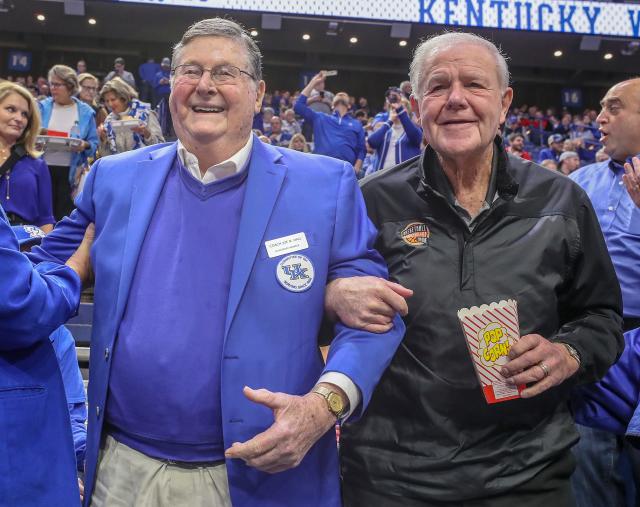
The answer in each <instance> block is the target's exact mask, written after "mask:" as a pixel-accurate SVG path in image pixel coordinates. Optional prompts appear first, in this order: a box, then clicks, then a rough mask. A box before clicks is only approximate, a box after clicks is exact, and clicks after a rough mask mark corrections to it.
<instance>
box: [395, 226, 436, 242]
mask: <svg viewBox="0 0 640 507" xmlns="http://www.w3.org/2000/svg"><path fill="white" fill-rule="evenodd" d="M430 235H431V233H430V232H429V228H428V227H427V224H425V223H423V222H412V223H410V224H409V225H407V226H406V227H405V228H404V229H402V231H400V237H401V238H402V241H404V242H405V243H406V244H407V245H409V246H425V245H426V244H427V240H428V239H429V236H430Z"/></svg>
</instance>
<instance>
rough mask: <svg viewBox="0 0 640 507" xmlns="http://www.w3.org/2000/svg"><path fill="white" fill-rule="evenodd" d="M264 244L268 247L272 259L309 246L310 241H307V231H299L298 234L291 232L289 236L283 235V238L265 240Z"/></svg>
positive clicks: (268, 253)
mask: <svg viewBox="0 0 640 507" xmlns="http://www.w3.org/2000/svg"><path fill="white" fill-rule="evenodd" d="M264 246H265V247H266V248H267V255H268V256H269V258H270V259H272V258H273V257H278V256H279V255H285V254H288V253H292V252H297V251H299V250H304V249H305V248H309V243H307V236H306V235H305V233H304V232H298V233H297V234H291V235H289V236H283V237H282V238H276V239H271V240H269V241H265V242H264Z"/></svg>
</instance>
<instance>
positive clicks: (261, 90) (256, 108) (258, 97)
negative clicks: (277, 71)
mask: <svg viewBox="0 0 640 507" xmlns="http://www.w3.org/2000/svg"><path fill="white" fill-rule="evenodd" d="M257 88H258V90H257V94H256V103H255V105H254V108H253V109H254V111H255V112H256V113H259V112H260V110H261V109H262V99H263V98H264V92H265V91H266V89H267V85H266V84H265V82H264V81H262V80H260V81H259V82H258V87H257Z"/></svg>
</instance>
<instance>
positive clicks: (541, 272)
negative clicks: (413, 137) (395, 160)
mask: <svg viewBox="0 0 640 507" xmlns="http://www.w3.org/2000/svg"><path fill="white" fill-rule="evenodd" d="M410 77H411V82H412V85H413V90H414V96H413V98H412V106H413V109H414V110H416V111H418V113H419V117H420V119H421V123H422V126H423V127H424V132H425V137H426V140H427V142H428V146H427V149H426V150H425V152H424V153H423V154H422V155H421V156H420V157H416V158H414V159H412V160H409V161H407V162H405V163H403V164H400V165H399V166H396V167H394V168H392V169H389V170H386V171H382V172H379V173H377V174H376V175H374V176H373V177H371V178H368V179H366V180H364V183H363V184H362V191H363V194H364V197H365V200H366V202H367V208H368V212H369V216H370V218H371V219H372V221H373V222H374V223H375V225H376V226H377V227H378V230H379V234H378V238H377V243H376V248H377V249H378V250H379V251H380V253H382V255H383V256H384V257H385V258H386V261H387V263H388V265H389V273H390V277H391V279H392V280H393V281H394V282H397V283H399V284H402V285H403V286H405V287H407V288H409V289H412V290H413V292H414V294H413V296H412V297H410V298H409V299H408V313H407V315H406V317H405V322H406V325H407V333H406V335H405V338H404V340H403V343H402V345H401V346H400V348H399V349H398V351H397V353H396V355H395V357H394V359H393V361H392V363H391V365H390V366H389V368H388V370H387V372H386V373H385V375H384V376H383V378H382V380H381V382H380V383H379V384H378V387H377V389H376V391H375V393H374V395H373V398H372V401H371V404H370V405H369V408H368V410H367V413H366V414H365V416H364V417H363V419H362V420H361V421H359V422H357V423H354V424H351V425H348V426H347V427H346V428H345V430H344V432H343V435H344V439H343V445H342V457H343V478H344V483H343V488H344V496H345V505H346V506H347V507H359V506H369V505H384V506H385V507H395V506H402V507H413V506H445V505H447V506H450V507H453V506H456V507H458V506H462V505H463V506H465V507H471V506H473V507H480V506H482V507H485V506H487V507H488V506H491V507H502V506H511V505H518V507H523V506H532V507H533V506H540V505H548V506H550V507H551V506H553V507H565V506H570V505H572V504H573V498H572V495H571V489H570V485H569V476H570V475H571V472H572V470H573V468H574V462H573V458H572V456H571V452H570V449H571V447H572V446H573V444H575V442H576V441H577V439H578V435H577V433H576V430H575V428H574V425H573V421H572V418H571V414H570V413H569V410H568V408H567V397H568V394H569V391H570V389H571V387H573V386H574V385H576V384H580V383H585V382H593V381H595V380H596V379H598V378H600V377H601V376H602V375H603V374H604V373H605V372H606V371H607V369H608V368H609V366H610V365H611V364H612V363H613V362H614V361H615V360H616V358H617V357H618V356H619V354H620V352H621V350H622V348H623V341H622V332H621V299H620V288H619V285H618V282H617V279H616V275H615V272H614V270H613V267H612V264H611V260H610V258H609V255H608V253H607V249H606V247H605V243H604V240H603V238H602V234H601V232H600V228H599V226H598V221H597V218H596V216H595V214H594V212H593V209H592V207H591V204H590V202H589V198H588V197H587V195H586V194H585V193H584V192H583V191H582V190H581V189H580V188H579V187H578V186H577V185H575V184H574V183H573V182H572V181H571V180H569V179H567V178H565V177H564V176H561V175H559V174H556V173H552V172H551V171H546V170H544V169H543V168H541V167H540V166H538V165H536V164H534V163H531V162H529V161H526V160H523V159H520V158H517V157H513V156H511V155H509V154H507V153H505V150H504V148H503V146H502V140H501V139H500V137H497V136H496V133H497V132H498V130H499V126H500V124H501V123H502V122H503V121H504V119H505V114H506V112H507V110H508V108H509V105H510V104H511V100H512V96H513V91H512V90H511V88H509V87H508V83H509V72H508V69H507V65H506V62H505V59H504V57H503V56H502V54H501V53H500V51H499V50H498V49H497V48H496V47H495V46H494V45H493V44H492V43H491V42H488V41H487V40H485V39H482V38H480V37H478V36H475V35H471V34H466V33H448V34H445V35H440V36H436V37H434V38H432V39H430V40H427V41H426V42H423V43H422V44H421V45H420V46H419V47H418V48H417V50H416V52H415V55H414V59H413V62H412V64H411V71H410ZM398 292H400V293H402V290H400V289H399V287H398V285H394V284H391V282H385V281H382V280H378V279H372V278H366V277H365V278H345V279H339V280H335V281H334V282H332V283H331V284H330V286H329V287H328V292H327V298H326V302H327V309H328V310H329V312H332V313H334V314H336V315H337V316H338V317H339V318H340V319H341V320H343V321H344V322H345V323H346V324H348V325H352V326H368V328H369V329H381V330H384V329H385V326H387V325H388V324H389V323H390V318H391V316H392V315H393V311H394V309H402V308H403V305H404V301H403V298H402V297H401V295H399V294H398ZM402 295H405V294H404V293H402ZM507 299H513V300H516V301H517V305H518V306H517V312H518V316H519V331H520V336H521V338H520V340H519V341H517V342H516V343H515V344H513V345H512V346H511V347H510V350H509V353H508V362H506V364H503V365H502V366H500V367H499V371H500V373H501V375H502V376H503V377H504V379H503V380H504V384H506V385H507V386H515V385H526V388H525V389H524V390H523V391H522V392H521V395H520V399H512V400H509V401H504V402H501V403H495V404H489V403H488V402H487V401H485V397H484V396H483V391H482V389H481V387H480V382H479V380H478V377H477V376H476V373H475V372H474V366H473V362H472V359H471V356H470V354H469V350H468V347H467V343H466V341H465V336H464V334H463V331H462V327H461V324H460V321H459V320H458V315H457V312H458V310H460V309H462V308H470V307H473V306H480V305H483V304H490V303H492V302H498V301H501V300H507Z"/></svg>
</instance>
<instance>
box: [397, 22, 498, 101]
mask: <svg viewBox="0 0 640 507" xmlns="http://www.w3.org/2000/svg"><path fill="white" fill-rule="evenodd" d="M463 44H466V45H475V46H480V47H483V48H485V49H487V50H488V51H489V53H491V55H492V56H493V57H494V59H495V61H496V73H497V74H498V82H499V83H500V90H501V91H503V92H504V91H505V90H506V89H507V87H508V86H509V67H508V66H507V59H506V57H505V56H504V54H503V53H502V51H501V50H500V48H498V47H497V46H496V45H495V44H494V43H493V42H491V41H490V40H487V39H485V38H484V37H480V36H479V35H476V34H473V33H469V32H447V33H443V34H440V35H434V36H433V37H430V38H428V39H427V40H425V41H424V42H421V43H420V45H419V46H418V47H417V48H416V50H415V51H414V52H413V60H411V66H410V67H409V79H410V80H411V87H412V88H413V92H414V93H415V94H416V95H419V94H420V92H421V91H422V90H421V89H420V87H421V85H422V81H423V72H424V70H425V66H426V63H427V62H428V61H429V60H431V59H432V58H433V57H434V56H435V55H436V53H437V52H438V51H442V50H444V49H448V48H451V47H453V46H456V45H463Z"/></svg>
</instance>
